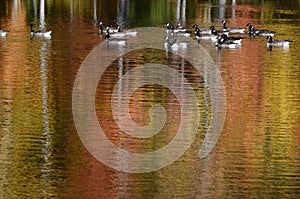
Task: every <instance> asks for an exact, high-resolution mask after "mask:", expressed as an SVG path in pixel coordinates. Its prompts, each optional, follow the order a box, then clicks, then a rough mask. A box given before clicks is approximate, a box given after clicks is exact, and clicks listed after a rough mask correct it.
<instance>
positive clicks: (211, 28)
mask: <svg viewBox="0 0 300 199" xmlns="http://www.w3.org/2000/svg"><path fill="white" fill-rule="evenodd" d="M209 29H210V30H211V34H214V35H222V34H226V35H228V34H229V31H227V30H225V31H224V30H216V29H215V26H211V27H210V28H209Z"/></svg>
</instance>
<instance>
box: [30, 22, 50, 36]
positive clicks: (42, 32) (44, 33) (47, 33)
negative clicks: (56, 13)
mask: <svg viewBox="0 0 300 199" xmlns="http://www.w3.org/2000/svg"><path fill="white" fill-rule="evenodd" d="M30 29H31V30H30V34H31V36H32V37H33V36H37V37H51V33H52V30H48V31H45V30H37V31H34V26H33V24H30Z"/></svg>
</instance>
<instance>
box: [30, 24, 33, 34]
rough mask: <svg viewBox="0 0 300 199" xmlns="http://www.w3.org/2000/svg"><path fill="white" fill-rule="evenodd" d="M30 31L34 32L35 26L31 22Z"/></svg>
mask: <svg viewBox="0 0 300 199" xmlns="http://www.w3.org/2000/svg"><path fill="white" fill-rule="evenodd" d="M30 31H31V32H34V28H33V25H32V24H30Z"/></svg>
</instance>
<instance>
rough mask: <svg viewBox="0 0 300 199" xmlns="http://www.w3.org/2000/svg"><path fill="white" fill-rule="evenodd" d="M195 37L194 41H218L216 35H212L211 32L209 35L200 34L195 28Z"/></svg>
mask: <svg viewBox="0 0 300 199" xmlns="http://www.w3.org/2000/svg"><path fill="white" fill-rule="evenodd" d="M195 36H196V40H211V41H217V40H218V35H215V34H212V31H211V34H201V33H200V29H199V28H196V31H195Z"/></svg>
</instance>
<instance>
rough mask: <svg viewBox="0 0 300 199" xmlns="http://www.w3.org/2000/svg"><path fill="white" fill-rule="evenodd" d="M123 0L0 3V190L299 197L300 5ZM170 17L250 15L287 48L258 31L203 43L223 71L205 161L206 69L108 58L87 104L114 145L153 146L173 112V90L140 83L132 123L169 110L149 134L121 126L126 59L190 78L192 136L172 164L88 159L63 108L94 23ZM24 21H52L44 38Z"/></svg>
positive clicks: (164, 59) (9, 193) (187, 20)
mask: <svg viewBox="0 0 300 199" xmlns="http://www.w3.org/2000/svg"><path fill="white" fill-rule="evenodd" d="M43 2H44V4H45V5H44V11H43V9H41V5H43V4H42V3H43ZM122 2H123V1H120V2H119V1H117V0H113V1H104V0H102V1H101V0H98V1H96V0H94V1H83V0H79V1H62V0H55V1H51V2H50V1H46V2H45V1H1V2H0V28H1V29H9V30H10V32H9V33H8V35H7V36H6V38H0V90H1V91H0V115H1V116H0V140H1V141H0V150H1V155H0V163H1V164H0V197H1V198H28V197H29V198H40V197H54V198H174V197H178V198H270V197H271V198H299V196H300V191H299V190H300V183H299V182H300V158H299V157H300V154H299V153H300V148H299V144H300V136H299V135H300V126H299V111H300V65H299V63H300V57H299V53H300V47H299V46H300V45H299V44H300V40H299V38H300V37H299V34H300V28H299V16H300V4H299V2H297V1H252V2H250V1H239V0H237V1H184V0H182V1H175V0H168V1H153V0H147V1H139V0H132V1H124V2H123V3H122ZM129 2H130V3H129ZM179 19H180V20H182V22H183V23H184V24H185V25H186V27H188V28H190V29H191V27H192V25H194V24H198V25H199V26H200V27H203V28H205V27H206V28H207V27H209V26H211V25H215V26H216V28H217V29H220V28H221V25H222V24H221V23H220V21H221V20H222V19H226V20H227V23H228V26H240V27H245V25H246V24H247V23H249V22H250V23H252V24H254V25H255V26H256V27H257V29H270V30H273V31H276V36H275V38H276V39H290V40H293V42H292V44H291V46H290V48H288V49H282V48H273V49H268V48H267V47H266V42H267V39H266V38H264V37H249V36H248V35H247V34H245V35H243V37H244V40H243V42H242V46H241V47H240V48H238V49H216V48H215V47H214V45H213V44H212V43H211V42H210V41H200V45H202V46H203V47H204V48H205V49H206V50H207V52H209V53H210V55H211V57H212V58H213V60H214V62H215V63H216V65H217V66H218V68H219V70H220V73H221V76H222V80H223V82H224V86H225V90H226V100H227V109H226V118H225V124H224V128H223V130H222V133H221V136H220V138H219V140H218V143H217V145H216V146H215V147H214V149H213V150H212V152H211V153H210V154H209V155H208V156H207V157H206V158H204V159H199V158H198V154H199V150H200V148H201V144H202V142H203V138H204V136H205V130H206V129H207V128H208V126H209V124H210V123H209V122H210V121H211V117H212V115H213V112H212V104H211V97H210V91H209V89H207V88H206V87H205V82H204V77H205V75H204V74H199V73H198V72H197V71H196V70H195V68H194V67H193V66H191V65H190V64H189V63H187V62H185V61H184V60H182V59H180V57H178V56H176V55H174V54H172V53H170V52H165V51H161V50H155V49H154V50H153V49H144V50H139V51H135V52H132V53H131V54H127V55H126V56H124V57H122V59H118V60H115V62H113V63H112V64H111V65H110V66H109V67H108V68H107V70H106V72H105V75H104V76H103V77H102V79H101V80H100V81H99V85H98V88H97V93H96V98H95V99H96V100H95V101H96V105H95V110H96V112H97V116H98V120H99V123H101V124H102V126H103V128H104V129H105V131H106V133H107V135H108V136H109V138H110V139H111V140H112V142H113V143H115V144H116V145H118V146H120V147H122V148H123V149H126V150H128V151H134V152H145V151H152V150H156V149H159V148H161V147H163V146H164V145H165V144H166V143H168V142H169V141H170V140H171V139H172V138H173V137H174V135H175V133H176V130H177V129H178V121H180V104H179V103H178V100H176V98H175V97H174V94H173V93H172V92H171V91H170V90H168V89H166V88H165V87H161V86H157V85H146V86H144V87H141V88H139V89H138V90H136V92H135V93H134V95H133V97H132V99H131V104H130V111H131V113H132V114H131V115H132V118H133V120H134V121H135V122H136V123H137V124H139V125H145V124H147V123H148V122H149V115H148V112H149V108H150V107H151V106H153V104H154V103H160V104H162V105H163V106H164V107H165V108H166V111H167V113H169V114H168V116H169V115H170V116H171V117H170V118H169V117H168V119H169V120H168V123H167V124H166V125H165V127H164V129H163V130H162V132H160V133H159V134H157V135H156V136H154V137H153V138H151V139H142V140H141V139H135V138H131V137H130V136H128V135H126V134H125V133H122V132H120V131H119V129H118V126H117V125H116V123H115V121H114V119H113V117H112V114H111V107H110V100H111V99H110V96H111V92H112V90H113V89H114V87H115V85H116V83H117V82H118V77H119V76H120V74H122V73H125V72H126V71H127V70H130V69H131V68H134V67H136V66H138V65H141V64H144V63H149V62H156V63H161V64H166V65H168V66H170V67H173V68H174V69H176V70H177V71H178V72H179V73H181V74H182V76H183V77H185V78H186V79H188V81H189V83H190V84H191V85H192V87H193V89H194V90H195V92H196V93H197V96H198V103H199V109H200V117H199V124H200V125H199V128H198V131H197V134H196V138H195V140H194V142H193V144H192V145H191V147H190V148H189V149H188V150H187V151H186V152H185V153H184V155H183V156H181V157H180V158H179V159H178V160H177V161H175V162H174V163H173V164H171V165H169V166H167V167H165V168H163V169H161V170H158V171H154V172H150V173H145V174H131V173H126V172H118V171H116V170H114V169H112V168H110V167H107V166H105V165H104V164H102V163H101V162H99V161H97V160H96V159H95V158H94V157H93V156H92V155H91V154H90V153H89V152H88V151H87V150H86V148H85V147H84V145H83V143H82V142H81V140H80V138H79V136H78V134H77V130H76V127H75V124H74V120H73V115H72V89H73V85H74V81H75V78H76V75H77V73H78V70H79V68H80V66H81V64H82V63H83V61H84V59H85V58H86V56H87V55H88V54H89V53H90V52H91V50H92V49H94V48H95V47H96V46H97V45H99V44H101V43H102V42H105V41H104V40H105V39H104V38H103V37H100V36H99V32H98V26H97V23H98V21H100V20H101V21H103V22H104V23H105V24H107V25H109V24H115V23H118V24H121V25H122V26H123V27H126V28H138V27H148V26H154V27H162V28H163V27H164V24H165V23H166V22H170V23H173V24H176V22H177V20H179ZM30 23H33V24H35V26H36V27H38V26H40V27H45V28H47V29H51V30H53V35H52V38H51V39H47V38H37V37H35V38H30V34H29V31H30V28H29V24H30ZM191 30H192V29H191ZM191 38H193V36H191ZM275 38H274V39H275ZM161 39H162V38H161ZM120 66H122V67H124V68H122V70H120ZM144 75H145V74H144ZM142 77H143V76H142ZM170 81H174V80H170ZM132 84H134V81H132ZM127 86H128V87H130V86H133V85H130V83H129V85H127ZM121 108H126V107H121ZM124 125H125V124H124ZM124 160H126V157H124Z"/></svg>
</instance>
